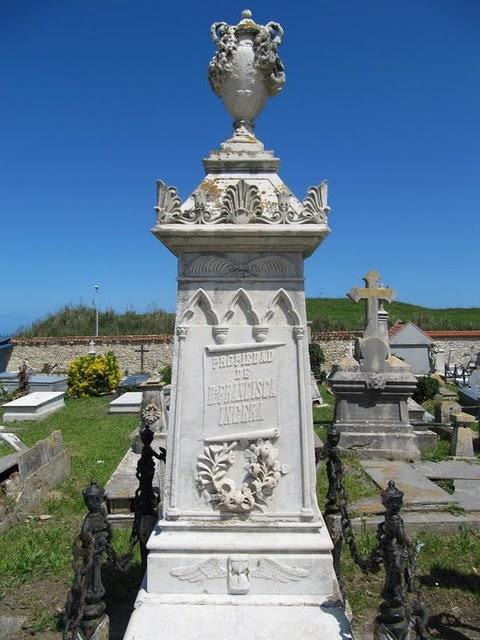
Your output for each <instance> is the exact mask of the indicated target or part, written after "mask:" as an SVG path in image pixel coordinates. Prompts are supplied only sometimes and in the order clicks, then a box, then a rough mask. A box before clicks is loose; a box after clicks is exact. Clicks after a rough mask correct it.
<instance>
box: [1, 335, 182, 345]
mask: <svg viewBox="0 0 480 640" xmlns="http://www.w3.org/2000/svg"><path fill="white" fill-rule="evenodd" d="M92 340H93V342H94V343H95V344H98V345H100V344H141V343H142V342H144V343H157V344H158V343H160V344H169V343H171V342H173V336H172V335H151V336H139V335H130V336H98V337H97V338H96V337H94V336H61V337H53V336H52V337H35V338H22V337H18V338H12V344H14V345H17V344H18V345H32V346H34V345H48V344H70V345H73V344H90V342H91V341H92Z"/></svg>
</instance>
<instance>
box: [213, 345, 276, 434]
mask: <svg viewBox="0 0 480 640" xmlns="http://www.w3.org/2000/svg"><path fill="white" fill-rule="evenodd" d="M283 346H284V343H281V342H269V343H266V342H264V343H258V342H253V343H244V344H228V345H212V346H207V347H206V348H205V355H204V381H205V388H204V394H205V395H204V412H203V439H204V440H205V441H216V440H218V441H225V440H229V439H235V440H236V439H240V438H247V439H248V438H256V437H274V436H275V435H276V434H277V433H278V420H279V391H280V388H281V374H282V356H283V349H282V348H281V347H283ZM258 432H261V433H260V434H259V435H256V434H257V433H258Z"/></svg>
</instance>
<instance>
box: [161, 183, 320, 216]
mask: <svg viewBox="0 0 480 640" xmlns="http://www.w3.org/2000/svg"><path fill="white" fill-rule="evenodd" d="M276 196H277V203H276V207H275V208H274V209H273V210H272V208H271V207H268V208H267V207H266V206H264V204H263V203H262V199H261V195H260V192H259V189H258V187H257V186H256V185H255V184H249V183H248V182H247V181H246V180H243V179H242V180H239V181H238V182H237V183H236V184H233V185H230V186H228V187H227V188H226V189H225V193H224V195H223V198H222V200H221V204H220V205H218V203H215V204H212V203H209V202H208V198H207V195H206V193H205V191H203V190H202V188H201V187H200V188H199V189H198V190H197V191H195V193H194V194H193V206H192V207H191V208H189V209H186V208H182V201H181V200H180V197H179V196H178V193H177V189H176V188H175V187H170V186H168V185H166V184H165V183H164V182H162V180H158V182H157V206H156V207H155V211H156V212H157V224H158V225H163V224H205V225H212V224H252V223H253V224H288V225H292V224H293V225H297V224H323V225H326V224H327V221H328V220H327V218H328V213H329V211H330V207H329V206H328V204H327V197H328V184H327V181H326V180H324V181H323V182H321V183H320V184H319V185H318V186H317V187H310V188H309V189H308V191H307V195H306V197H305V199H304V201H303V203H302V205H301V208H300V210H295V209H294V208H293V207H292V204H291V194H290V192H289V191H287V190H283V191H277V193H276Z"/></svg>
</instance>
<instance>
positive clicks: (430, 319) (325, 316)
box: [307, 297, 480, 331]
mask: <svg viewBox="0 0 480 640" xmlns="http://www.w3.org/2000/svg"><path fill="white" fill-rule="evenodd" d="M385 308H386V309H387V311H388V312H389V314H390V317H389V323H390V324H394V323H395V322H397V320H403V321H404V322H408V321H412V322H414V323H415V324H416V325H417V326H419V327H420V328H421V329H480V308H478V307H472V308H447V309H429V308H427V307H420V306H418V305H415V304H408V303H406V302H392V303H390V304H387V305H386V306H385ZM364 313H365V306H364V303H363V302H361V303H358V304H355V303H354V302H352V301H351V300H349V299H348V298H346V297H345V298H308V299H307V316H308V318H309V320H312V329H313V330H314V331H322V330H342V329H347V330H349V329H351V330H354V329H362V328H363V316H364Z"/></svg>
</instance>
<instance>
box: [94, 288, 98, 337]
mask: <svg viewBox="0 0 480 640" xmlns="http://www.w3.org/2000/svg"><path fill="white" fill-rule="evenodd" d="M93 288H94V289H95V337H96V338H98V295H99V293H98V290H99V286H98V284H94V285H93Z"/></svg>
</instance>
